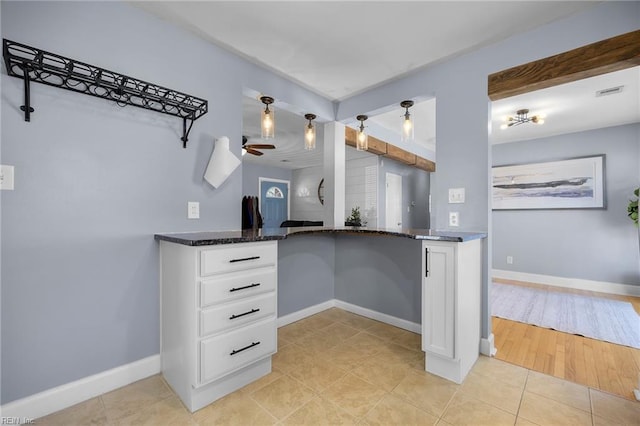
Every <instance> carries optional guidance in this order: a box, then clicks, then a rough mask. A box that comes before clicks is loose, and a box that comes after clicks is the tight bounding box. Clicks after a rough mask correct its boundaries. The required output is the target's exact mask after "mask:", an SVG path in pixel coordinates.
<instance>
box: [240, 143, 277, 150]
mask: <svg viewBox="0 0 640 426" xmlns="http://www.w3.org/2000/svg"><path fill="white" fill-rule="evenodd" d="M245 146H246V147H249V148H253V149H276V147H275V145H271V144H266V143H249V144H246V145H245Z"/></svg>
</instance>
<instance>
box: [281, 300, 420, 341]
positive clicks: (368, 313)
mask: <svg viewBox="0 0 640 426" xmlns="http://www.w3.org/2000/svg"><path fill="white" fill-rule="evenodd" d="M333 307H336V308H340V309H344V310H345V311H348V312H352V313H354V314H358V315H362V316H363V317H367V318H371V319H374V320H376V321H380V322H383V323H385V324H389V325H393V326H395V327H398V328H402V329H404V330H409V331H412V332H414V333H418V334H421V333H422V327H421V326H420V324H416V323H414V322H411V321H407V320H403V319H402V318H397V317H394V316H391V315H387V314H383V313H380V312H377V311H372V310H371V309H367V308H363V307H361V306H358V305H353V304H351V303H348V302H343V301H342V300H337V299H331V300H327V301H326V302H323V303H319V304H317V305H313V306H309V307H308V308H305V309H301V310H299V311H296V312H293V313H291V314H288V315H285V316H283V317H280V318H278V328H280V327H283V326H285V325H287V324H291V323H292V322H296V321H300V320H301V319H304V318H306V317H310V316H311V315H315V314H317V313H319V312H322V311H324V310H327V309H329V308H333Z"/></svg>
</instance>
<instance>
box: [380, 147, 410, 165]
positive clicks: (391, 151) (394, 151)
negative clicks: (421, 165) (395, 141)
mask: <svg viewBox="0 0 640 426" xmlns="http://www.w3.org/2000/svg"><path fill="white" fill-rule="evenodd" d="M385 157H389V158H391V159H393V160H396V161H400V162H401V163H404V164H408V165H410V166H413V165H415V164H416V155H415V154H413V153H411V152H409V151H405V150H404V149H402V148H398V147H397V146H395V145H391V144H387V153H386V154H385Z"/></svg>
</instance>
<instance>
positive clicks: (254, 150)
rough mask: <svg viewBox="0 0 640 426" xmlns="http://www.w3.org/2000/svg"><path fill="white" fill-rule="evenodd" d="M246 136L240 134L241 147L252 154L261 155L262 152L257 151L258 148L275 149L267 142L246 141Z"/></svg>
mask: <svg viewBox="0 0 640 426" xmlns="http://www.w3.org/2000/svg"><path fill="white" fill-rule="evenodd" d="M247 141H248V139H247V137H246V136H242V149H244V150H245V151H246V152H248V153H249V154H252V155H263V154H264V152H260V151H258V150H259V149H276V147H275V145H271V144H267V143H247Z"/></svg>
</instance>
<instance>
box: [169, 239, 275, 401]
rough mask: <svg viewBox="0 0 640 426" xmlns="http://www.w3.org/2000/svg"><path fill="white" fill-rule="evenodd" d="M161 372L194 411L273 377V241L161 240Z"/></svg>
mask: <svg viewBox="0 0 640 426" xmlns="http://www.w3.org/2000/svg"><path fill="white" fill-rule="evenodd" d="M160 257H161V259H160V265H161V271H160V306H161V342H160V345H161V360H162V374H163V376H164V378H165V380H166V381H167V383H169V385H170V386H171V387H172V388H173V390H174V391H175V392H176V393H177V394H178V395H179V396H180V398H181V399H182V401H183V402H184V404H185V406H186V407H187V408H188V409H189V410H191V411H192V412H193V411H196V410H198V409H200V408H202V407H204V406H206V405H208V404H210V403H211V402H213V401H215V400H216V399H218V398H221V397H223V396H224V395H227V394H228V393H231V392H233V391H234V390H236V389H239V388H241V387H242V386H245V385H246V384H248V383H251V382H252V381H254V380H256V379H258V378H260V377H262V376H264V375H266V374H268V373H269V372H271V355H272V354H274V353H275V352H276V348H277V329H276V317H277V306H276V305H277V295H276V293H277V277H278V274H277V262H278V246H277V242H276V241H263V242H248V243H234V244H219V245H203V246H189V245H183V244H176V243H173V242H167V241H160Z"/></svg>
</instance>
